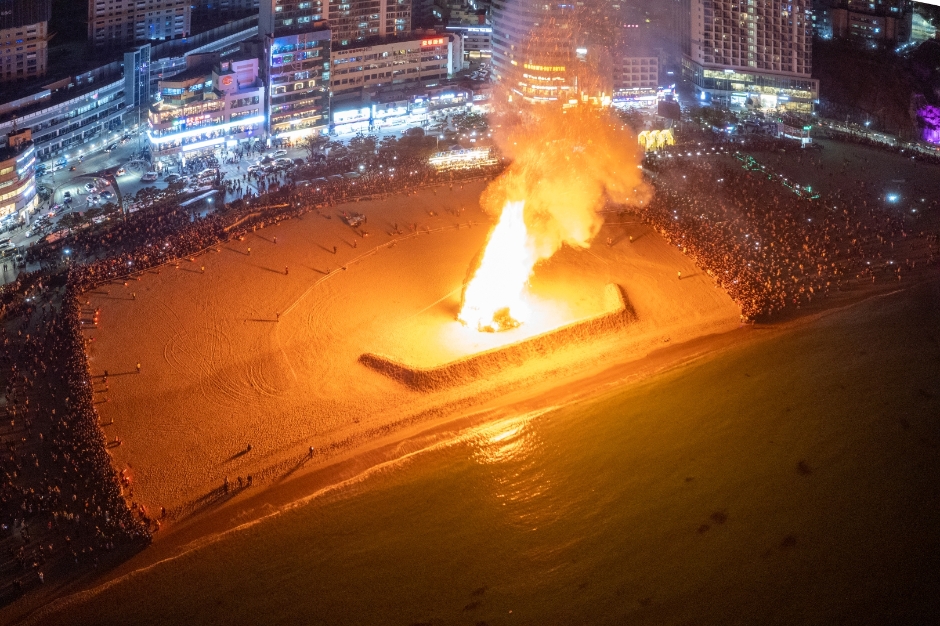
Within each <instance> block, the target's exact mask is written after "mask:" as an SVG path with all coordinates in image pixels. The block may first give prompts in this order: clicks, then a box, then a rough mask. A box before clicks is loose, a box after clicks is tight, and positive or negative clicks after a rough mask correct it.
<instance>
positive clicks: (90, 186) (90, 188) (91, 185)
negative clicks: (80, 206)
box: [85, 183, 98, 193]
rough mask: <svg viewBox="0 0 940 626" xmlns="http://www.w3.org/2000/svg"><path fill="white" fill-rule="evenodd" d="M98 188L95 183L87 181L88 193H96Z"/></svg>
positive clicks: (86, 188)
mask: <svg viewBox="0 0 940 626" xmlns="http://www.w3.org/2000/svg"><path fill="white" fill-rule="evenodd" d="M97 190H98V188H97V187H96V186H95V183H85V191H87V192H88V193H95V192H96V191H97Z"/></svg>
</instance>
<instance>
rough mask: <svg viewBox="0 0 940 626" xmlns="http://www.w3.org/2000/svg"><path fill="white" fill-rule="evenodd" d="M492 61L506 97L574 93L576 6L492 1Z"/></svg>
mask: <svg viewBox="0 0 940 626" xmlns="http://www.w3.org/2000/svg"><path fill="white" fill-rule="evenodd" d="M491 15H492V22H493V32H492V37H491V40H492V60H493V72H494V75H495V77H496V80H497V82H498V83H499V84H500V85H501V86H502V87H503V89H504V90H505V91H506V96H507V97H509V98H514V97H519V98H522V99H523V100H526V101H531V102H555V101H561V102H565V101H568V100H569V99H571V98H573V97H574V95H575V93H576V83H577V80H576V72H575V63H576V57H575V54H576V52H575V45H576V43H575V24H576V16H575V5H574V4H573V3H571V4H564V3H557V2H555V3H550V4H545V3H543V2H540V1H539V0H493V3H492V8H491Z"/></svg>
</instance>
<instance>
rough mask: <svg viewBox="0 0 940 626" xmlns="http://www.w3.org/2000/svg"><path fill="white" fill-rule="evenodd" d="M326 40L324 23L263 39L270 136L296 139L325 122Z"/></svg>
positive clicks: (322, 127)
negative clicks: (300, 30) (308, 28)
mask: <svg viewBox="0 0 940 626" xmlns="http://www.w3.org/2000/svg"><path fill="white" fill-rule="evenodd" d="M330 43H331V33H330V29H329V28H328V27H327V25H326V22H317V23H316V24H313V25H311V29H310V30H305V31H303V32H298V33H293V34H284V35H278V36H272V37H268V38H266V39H265V61H266V62H265V64H266V66H267V80H266V82H267V85H268V105H267V114H268V134H269V136H270V137H271V138H274V139H296V138H299V137H303V136H305V135H309V134H310V133H313V132H320V131H323V130H325V129H326V128H327V126H328V125H329V120H330V101H329V95H330V94H329V89H330V69H329V68H330V66H329V62H330Z"/></svg>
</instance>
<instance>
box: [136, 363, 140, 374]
mask: <svg viewBox="0 0 940 626" xmlns="http://www.w3.org/2000/svg"><path fill="white" fill-rule="evenodd" d="M137 373H138V374H140V361H137Z"/></svg>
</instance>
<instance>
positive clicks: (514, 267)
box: [457, 201, 537, 332]
mask: <svg viewBox="0 0 940 626" xmlns="http://www.w3.org/2000/svg"><path fill="white" fill-rule="evenodd" d="M524 207H525V202H524V201H519V202H507V203H506V205H505V206H504V207H503V213H502V215H500V218H499V222H498V223H497V224H496V226H495V227H494V228H493V231H492V232H491V233H490V238H489V241H488V242H487V244H486V248H485V249H484V250H483V258H482V259H481V261H480V266H479V267H478V268H477V271H476V273H475V274H474V275H473V278H471V279H470V282H469V283H468V284H467V289H466V291H464V299H463V307H462V308H461V309H460V314H459V315H458V316H457V319H458V320H460V321H461V322H463V323H465V324H467V325H469V326H472V327H473V328H476V329H477V330H481V331H489V332H494V331H497V330H507V329H509V328H514V327H515V326H518V325H519V324H521V323H523V322H525V321H526V320H528V319H529V316H530V311H529V307H528V305H527V304H526V302H525V299H524V293H525V289H526V284H527V283H528V281H529V277H530V276H531V275H532V269H533V267H534V266H535V262H536V260H537V257H536V254H535V250H534V247H533V245H532V242H531V240H530V238H529V233H528V230H527V229H526V225H525V219H524V216H523V209H524Z"/></svg>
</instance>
